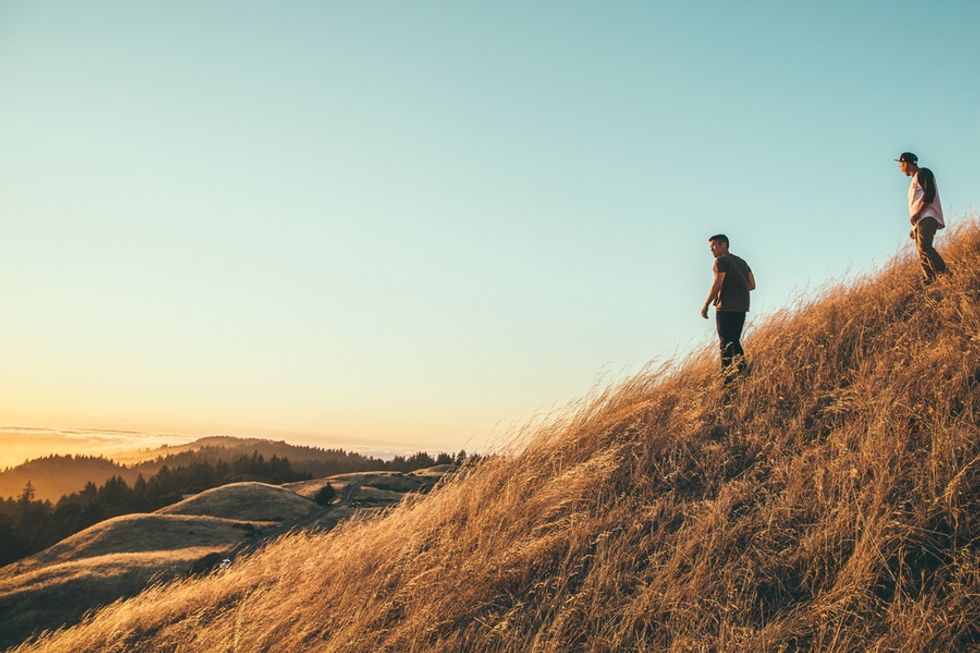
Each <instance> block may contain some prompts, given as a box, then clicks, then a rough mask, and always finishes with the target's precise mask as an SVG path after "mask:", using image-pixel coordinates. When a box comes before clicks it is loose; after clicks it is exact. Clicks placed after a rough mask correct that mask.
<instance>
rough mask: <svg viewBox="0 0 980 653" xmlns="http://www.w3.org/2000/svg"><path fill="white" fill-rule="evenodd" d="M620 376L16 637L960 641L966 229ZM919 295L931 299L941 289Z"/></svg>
mask: <svg viewBox="0 0 980 653" xmlns="http://www.w3.org/2000/svg"><path fill="white" fill-rule="evenodd" d="M940 248H941V251H942V253H943V255H944V256H945V257H946V259H947V261H948V262H949V263H950V266H951V267H952V269H953V270H954V271H955V272H956V276H955V277H953V278H948V279H945V280H944V281H943V282H942V283H941V284H939V288H938V289H936V290H931V291H929V292H923V291H922V290H921V288H920V287H919V285H918V282H917V279H916V276H915V266H916V264H915V263H913V262H912V261H911V260H910V259H909V258H907V257H903V258H901V259H899V260H897V261H896V262H894V263H893V264H891V265H890V266H889V267H887V268H886V269H885V270H883V271H882V272H881V273H880V274H878V275H876V276H874V277H873V278H868V279H865V280H861V281H859V282H857V283H855V284H852V285H851V286H850V287H846V288H845V287H841V288H835V289H832V290H830V291H828V292H827V293H826V294H825V296H824V297H822V298H821V299H819V300H817V301H813V302H810V303H807V304H805V305H803V306H800V307H797V308H796V309H794V310H787V311H786V312H785V313H783V314H781V315H777V316H775V317H773V318H771V319H769V320H767V323H766V324H763V325H757V326H756V327H755V328H754V330H753V332H752V334H751V337H750V338H749V339H748V342H747V346H746V349H747V351H748V352H750V356H751V361H752V364H753V372H752V374H751V375H750V376H749V377H748V378H746V379H745V380H744V382H743V383H742V384H741V386H740V387H738V388H737V389H736V390H735V391H734V393H733V394H732V396H731V398H730V401H728V402H726V400H725V395H724V392H723V389H722V388H721V387H720V385H719V383H718V380H717V376H716V366H717V359H716V356H717V354H716V352H715V351H714V350H710V351H705V352H704V353H702V354H701V355H698V356H695V357H693V358H692V359H690V360H688V361H686V362H684V363H683V364H680V365H677V366H675V367H673V368H671V369H665V370H662V371H660V372H649V373H644V374H642V375H639V376H637V377H635V378H633V379H631V380H629V381H627V382H626V383H624V384H622V385H621V386H619V387H617V388H615V389H612V390H610V391H607V392H605V393H603V394H601V395H600V396H597V397H595V398H593V399H592V400H590V401H589V402H588V403H586V404H584V405H583V406H581V407H580V408H579V409H578V410H576V411H575V412H573V413H570V414H569V416H568V417H566V418H564V419H560V420H557V421H555V422H554V423H552V424H550V425H547V426H545V427H543V428H541V429H540V430H539V431H537V432H536V433H535V434H534V437H533V439H530V441H529V442H528V443H527V445H526V446H524V447H523V448H522V449H520V450H519V451H517V450H515V453H514V454H513V455H509V456H499V457H496V458H492V459H489V460H486V461H484V462H483V463H482V464H480V465H479V466H477V467H475V468H472V469H470V470H468V471H467V472H465V473H462V474H460V475H458V476H457V477H456V478H455V479H454V480H453V481H451V482H449V483H447V484H446V485H445V486H444V487H442V488H441V489H440V490H438V491H436V492H434V493H433V494H431V495H428V496H426V497H422V498H418V499H415V500H407V501H404V502H402V503H401V504H400V505H399V506H398V507H397V508H396V509H394V510H392V511H390V512H389V513H388V514H386V515H385V516H384V517H383V518H381V519H376V520H366V521H354V522H349V523H347V524H344V525H342V526H340V527H339V528H337V529H335V530H334V531H331V532H329V533H323V534H309V533H301V534H292V535H287V536H284V537H282V538H281V539H279V540H278V541H276V542H274V543H273V544H271V545H270V546H268V547H266V548H264V549H262V550H260V551H258V552H257V553H256V554H254V555H253V556H252V557H251V558H249V559H247V560H244V561H242V562H241V563H240V564H236V565H235V566H233V567H232V568H231V569H228V570H224V571H220V572H218V573H216V574H214V575H212V576H210V577H207V578H202V579H187V580H183V581H180V582H176V583H173V584H170V585H167V586H159V587H154V588H151V589H149V590H147V591H145V592H143V593H142V594H141V595H140V596H138V597H136V598H133V599H130V600H128V601H124V602H121V603H118V604H116V605H113V606H110V607H109V608H107V609H104V610H102V611H101V612H99V613H97V614H95V615H94V616H92V617H91V618H89V619H88V620H86V621H85V622H84V623H83V624H81V625H79V626H77V627H75V628H72V629H70V630H67V631H64V632H60V633H55V634H53V635H50V636H48V637H46V638H44V639H42V640H41V641H39V642H35V643H33V644H32V645H25V646H24V647H23V648H21V649H18V650H19V651H21V652H26V651H36V652H41V651H44V652H55V651H64V652H71V653H76V652H79V651H120V652H122V651H147V652H149V651H153V652H158V651H202V652H204V651H207V652H219V651H237V652H252V651H255V652H258V651H291V652H292V651H351V652H368V651H398V652H402V651H481V652H482V651H556V652H557V651H562V652H564V651H661V650H662V651H675V652H681V651H759V652H762V651H774V652H777V651H800V650H808V651H809V650H813V651H903V652H911V651H955V650H969V649H970V648H975V647H976V646H977V642H978V638H980V632H978V624H980V600H978V599H980V550H978V539H977V529H976V527H977V523H978V520H980V510H978V508H980V505H978V503H980V501H978V498H980V492H978V487H977V481H978V478H980V437H978V436H980V430H978V426H977V416H978V401H980V400H978V383H980V353H978V345H980V319H978V313H977V308H976V307H977V301H978V299H980V267H978V264H977V261H978V258H980V228H978V225H977V223H976V221H973V222H971V223H969V224H967V225H965V226H964V227H962V228H960V229H959V230H958V232H957V233H956V234H955V235H953V236H947V237H945V238H943V239H941V241H940ZM937 290H939V291H941V292H942V295H943V296H942V298H941V299H940V298H938V294H937V292H936V291H937Z"/></svg>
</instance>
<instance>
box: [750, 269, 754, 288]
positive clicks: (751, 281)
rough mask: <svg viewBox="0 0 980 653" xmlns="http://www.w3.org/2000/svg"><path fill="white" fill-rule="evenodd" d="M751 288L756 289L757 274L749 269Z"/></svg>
mask: <svg viewBox="0 0 980 653" xmlns="http://www.w3.org/2000/svg"><path fill="white" fill-rule="evenodd" d="M749 290H755V275H754V274H752V270H749Z"/></svg>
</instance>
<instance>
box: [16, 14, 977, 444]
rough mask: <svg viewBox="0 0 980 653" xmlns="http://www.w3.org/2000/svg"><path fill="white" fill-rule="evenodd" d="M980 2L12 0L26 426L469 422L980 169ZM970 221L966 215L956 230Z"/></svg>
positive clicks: (873, 258)
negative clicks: (749, 271)
mask: <svg viewBox="0 0 980 653" xmlns="http://www.w3.org/2000/svg"><path fill="white" fill-rule="evenodd" d="M978 28H980V3H977V2H972V1H962V2H935V3H929V4H923V3H922V2H921V1H918V0H917V1H915V2H898V1H895V2H860V3H853V2H839V1H835V2H822V3H788V2H751V1H749V2H739V3H731V2H710V3H708V2H688V3H676V2H620V3H605V2H594V3H583V2H534V3H526V2H521V3H517V2H493V3H469V2H371V3H333V2H289V3H272V2H266V3H258V2H210V3H201V2H157V3H150V2H138V3H137V2H128V1H120V2H98V1H93V2H85V3H81V2H43V3H42V2H27V1H25V2H2V1H0V179H2V180H3V185H2V191H0V292H2V299H3V318H2V319H0V339H2V341H3V343H4V353H3V356H2V357H0V425H8V426H9V425H19V426H48V427H52V428H67V427H84V428H106V429H112V428H128V429H136V430H154V431H157V432H159V431H161V430H163V431H166V432H177V433H193V434H204V433H240V434H249V435H255V434H258V435H268V436H276V437H286V438H287V439H293V440H304V441H318V442H320V443H322V444H327V445H329V444H332V443H336V442H343V443H347V444H351V443H358V442H363V443H394V444H396V445H404V446H405V447H406V448H408V449H412V448H415V447H445V448H459V447H463V446H465V447H467V448H476V447H479V446H480V444H481V443H482V442H484V441H485V440H486V439H487V438H488V437H499V436H500V435H501V434H502V432H504V431H506V429H507V427H508V426H510V425H513V424H520V423H522V422H524V421H525V420H526V419H528V418H530V417H531V416H532V415H533V414H534V413H536V412H539V411H542V410H548V409H549V408H551V407H552V406H553V405H555V404H559V405H560V404H562V403H564V402H566V401H568V400H571V399H574V398H575V397H578V396H581V395H583V394H585V393H586V392H587V391H588V390H589V388H590V387H591V386H592V385H593V383H595V381H596V380H597V378H598V377H599V375H600V374H601V373H603V372H604V371H605V373H607V374H610V375H611V376H612V377H616V376H618V375H620V374H622V373H624V372H627V371H631V370H636V369H638V368H640V367H641V366H642V365H643V364H644V363H646V362H647V361H649V360H651V359H653V358H660V359H663V358H665V357H670V356H673V355H675V354H683V353H685V352H687V351H690V350H692V349H695V348H699V347H703V346H708V345H711V346H713V342H714V334H713V330H712V326H713V323H711V322H705V321H703V320H702V319H701V318H700V316H699V315H698V310H699V308H700V306H701V303H702V302H703V300H704V296H705V294H706V292H707V288H708V285H709V281H710V273H709V269H710V264H711V258H710V254H709V252H708V249H707V243H706V240H705V239H706V237H707V236H709V235H711V234H713V233H715V232H719V231H723V232H726V233H727V234H728V235H729V236H730V237H731V238H732V251H733V252H735V253H738V254H740V255H742V256H743V257H744V258H746V259H747V260H748V261H749V263H750V264H751V265H752V267H753V269H754V271H755V273H756V277H757V279H758V282H759V290H758V291H757V292H756V293H755V295H754V298H753V302H754V305H753V313H752V316H753V319H754V320H756V321H758V320H761V319H764V317H765V315H766V313H767V312H769V313H771V312H772V311H774V310H776V309H778V308H779V307H780V306H782V305H784V304H786V303H787V302H788V301H789V300H790V299H791V298H792V297H794V296H796V295H797V294H798V293H799V292H800V290H801V289H807V288H814V287H816V286H818V285H819V284H821V283H823V282H825V281H827V280H829V279H834V278H839V277H841V276H842V275H844V274H845V273H848V272H850V273H851V274H853V273H859V272H862V271H865V270H869V269H871V268H872V267H873V266H874V265H876V264H880V263H881V262H883V261H884V260H885V259H887V258H888V257H889V256H890V255H891V254H893V253H894V252H895V251H896V250H897V249H898V248H900V247H904V248H905V249H909V248H910V247H911V245H910V244H909V243H908V241H906V240H905V237H906V229H907V228H906V221H907V211H906V206H905V192H906V188H907V180H906V178H905V177H903V176H902V175H901V174H900V173H899V171H898V170H897V167H896V164H895V163H894V162H893V161H892V159H894V158H895V157H896V156H897V154H898V153H899V152H901V151H903V150H911V151H914V152H917V153H918V154H919V156H920V158H921V163H922V164H924V165H926V166H929V167H931V168H932V169H933V171H934V172H935V173H936V176H937V180H938V183H939V189H940V193H941V195H942V198H943V202H944V205H945V207H946V211H947V215H948V216H949V222H951V223H955V222H957V221H961V220H962V219H964V216H965V215H968V214H971V213H972V212H975V211H976V207H977V204H978V202H980V187H978V184H977V180H978V179H980V160H978V159H980V158H978V153H980V73H978V71H980V46H978V45H977V30H978ZM939 247H940V249H941V247H942V240H941V239H940V240H939Z"/></svg>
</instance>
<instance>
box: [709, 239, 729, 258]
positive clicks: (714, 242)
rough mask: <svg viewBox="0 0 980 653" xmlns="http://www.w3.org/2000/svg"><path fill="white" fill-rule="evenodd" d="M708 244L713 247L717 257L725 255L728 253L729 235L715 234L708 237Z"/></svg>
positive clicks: (713, 252) (712, 249)
mask: <svg viewBox="0 0 980 653" xmlns="http://www.w3.org/2000/svg"><path fill="white" fill-rule="evenodd" d="M708 246H709V247H710V248H711V253H712V254H714V255H715V258H718V257H719V256H723V255H725V254H727V253H728V236H726V235H725V234H715V235H714V236H712V237H711V238H709V239H708Z"/></svg>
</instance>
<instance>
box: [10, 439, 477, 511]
mask: <svg viewBox="0 0 980 653" xmlns="http://www.w3.org/2000/svg"><path fill="white" fill-rule="evenodd" d="M172 449H176V450H177V451H172ZM151 453H152V452H151ZM253 453H258V454H261V455H262V456H265V458H267V459H270V458H272V457H273V456H276V457H279V458H288V459H289V461H290V463H291V466H292V469H293V470H294V471H297V472H305V473H308V474H311V475H312V478H320V477H323V476H332V475H334V474H344V473H347V472H366V471H396V472H408V471H412V470H414V469H421V468H423V467H430V466H432V465H436V464H446V463H451V462H453V461H454V460H456V459H458V458H460V456H462V457H463V458H465V457H466V453H465V452H460V453H459V454H455V455H451V454H446V453H440V454H438V456H436V457H435V458H433V457H432V456H430V455H429V454H427V453H424V452H420V453H417V454H414V455H412V456H409V457H405V456H395V457H394V458H393V459H392V460H382V459H381V458H375V457H372V456H365V455H362V454H359V453H355V452H352V451H344V450H343V449H320V448H318V447H305V446H297V445H292V444H288V443H286V442H275V441H272V440H260V439H257V438H248V439H243V438H232V437H210V438H202V439H201V440H198V441H197V442H194V443H191V444H190V445H185V446H181V447H172V448H171V447H167V448H163V449H161V450H160V453H159V455H157V456H156V457H155V458H153V459H151V460H146V461H142V462H139V463H136V464H134V465H120V464H118V463H116V462H114V461H112V460H109V459H107V458H104V457H102V456H70V455H69V456H57V455H52V456H45V457H43V458H37V459H35V460H30V461H28V462H25V463H24V464H22V465H18V466H16V467H12V468H8V469H5V470H3V471H0V497H18V496H20V494H21V492H22V491H23V489H24V486H25V485H26V484H27V482H28V481H30V482H31V484H32V485H33V486H34V492H35V496H36V497H37V498H38V499H48V500H51V501H55V500H57V499H58V498H59V497H61V496H64V495H66V494H70V493H72V492H78V491H79V490H81V489H82V488H83V487H85V484H86V483H88V482H92V483H95V484H96V485H99V484H102V483H104V482H105V481H107V480H109V479H110V478H112V477H114V476H118V477H120V478H123V479H125V480H126V482H127V483H129V484H130V485H132V484H134V483H135V482H136V478H137V477H138V476H139V475H140V474H142V475H143V476H144V477H149V476H151V475H152V474H155V473H157V472H158V471H159V470H160V469H161V468H162V467H164V466H165V465H166V466H168V467H171V468H174V467H180V466H189V465H192V464H194V463H197V462H203V461H207V462H210V463H211V464H212V465H213V464H215V463H216V462H218V461H219V460H235V459H237V458H239V457H241V456H251V455H252V454H253Z"/></svg>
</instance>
